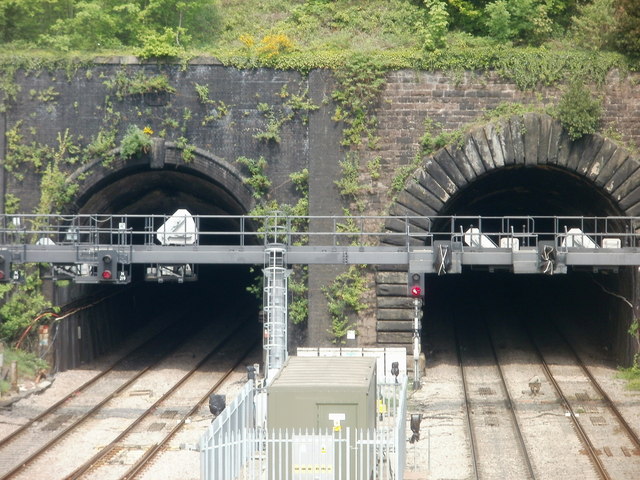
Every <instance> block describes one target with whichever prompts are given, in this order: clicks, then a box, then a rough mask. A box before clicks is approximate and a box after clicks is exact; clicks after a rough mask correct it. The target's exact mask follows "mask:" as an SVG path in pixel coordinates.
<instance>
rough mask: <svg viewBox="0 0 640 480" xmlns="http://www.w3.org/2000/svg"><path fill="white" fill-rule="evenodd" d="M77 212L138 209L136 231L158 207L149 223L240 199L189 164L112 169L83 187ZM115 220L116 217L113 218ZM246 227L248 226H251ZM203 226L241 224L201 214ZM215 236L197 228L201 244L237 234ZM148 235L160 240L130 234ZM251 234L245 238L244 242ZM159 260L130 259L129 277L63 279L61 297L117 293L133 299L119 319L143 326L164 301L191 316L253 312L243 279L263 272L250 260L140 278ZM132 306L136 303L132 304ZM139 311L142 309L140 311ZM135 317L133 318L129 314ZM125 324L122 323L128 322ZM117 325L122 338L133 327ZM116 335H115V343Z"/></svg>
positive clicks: (234, 209) (227, 206)
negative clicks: (117, 280) (181, 276)
mask: <svg viewBox="0 0 640 480" xmlns="http://www.w3.org/2000/svg"><path fill="white" fill-rule="evenodd" d="M78 203H79V206H80V208H79V209H78V213H79V214H89V213H96V212H99V213H100V214H101V215H104V216H109V215H113V216H114V217H116V218H117V216H118V215H120V214H122V215H125V214H127V215H141V217H140V218H137V219H131V218H130V219H129V220H128V224H127V227H128V228H130V229H132V230H133V231H138V232H143V231H144V229H145V220H144V217H143V216H148V215H157V216H159V217H158V218H157V219H156V220H154V226H153V229H154V230H155V229H157V228H158V227H160V226H161V224H162V222H163V217H162V216H164V218H168V217H169V216H170V215H172V214H173V213H174V212H175V211H176V210H177V209H186V210H188V211H189V212H190V213H191V214H193V215H229V216H234V215H242V214H245V213H246V211H244V209H243V206H241V205H240V204H239V202H238V201H237V200H236V199H235V198H234V196H233V195H232V194H231V193H230V192H228V191H226V190H225V189H224V188H222V187H221V186H220V185H218V184H217V183H215V182H213V181H211V180H210V179H207V178H204V177H202V176H200V175H198V174H196V173H193V172H186V171H159V170H156V171H153V170H152V171H149V170H147V171H138V172H129V174H128V175H122V174H118V173H114V175H113V177H110V178H108V179H104V181H103V182H101V184H99V185H98V186H97V187H96V188H95V189H94V191H91V192H88V194H87V195H85V197H84V198H82V199H81V200H80V201H79V202H78ZM116 224H117V222H116ZM247 229H249V230H250V229H251V226H248V227H247ZM198 230H199V232H202V231H224V232H236V231H238V225H237V221H234V220H231V219H230V220H223V221H215V222H214V221H212V220H203V221H202V222H201V223H200V224H199V225H198ZM233 237H234V238H233V239H231V238H229V236H224V237H217V236H209V237H207V236H204V235H200V237H199V243H200V244H201V245H206V244H216V243H218V244H219V243H227V242H229V241H230V240H231V241H233V242H238V241H239V238H238V237H237V236H235V235H234V236H233ZM149 238H153V239H154V241H155V242H156V243H157V239H156V238H155V235H152V236H145V235H143V234H139V235H133V237H132V241H133V243H134V244H143V243H144V242H145V241H146V240H148V239H149ZM252 241H254V242H255V239H251V238H249V239H248V240H247V243H251V242H252ZM149 267H153V268H155V267H156V265H153V266H150V265H140V264H135V265H131V283H130V284H128V285H109V284H104V283H101V284H97V285H86V284H85V285H78V284H70V285H69V286H67V287H65V288H66V289H68V291H67V292H64V293H60V292H58V294H57V296H58V299H59V301H60V303H64V302H68V301H72V302H73V301H78V300H81V299H82V298H93V297H96V296H98V297H100V296H105V297H106V296H109V295H112V294H116V296H115V297H114V298H117V300H116V301H117V302H124V303H128V304H131V305H132V308H131V310H130V311H131V317H132V318H130V319H127V320H125V321H124V323H125V324H126V325H129V326H130V327H129V328H130V330H131V331H133V330H135V329H138V328H140V327H142V326H143V325H144V324H145V322H150V321H153V315H146V312H158V314H161V313H162V312H165V311H167V309H173V308H178V309H185V310H188V311H189V312H190V314H189V315H187V317H188V318H202V317H203V316H206V317H211V318H213V317H215V315H216V314H217V313H218V312H221V311H225V312H234V313H232V315H236V316H237V317H238V319H240V318H242V319H245V318H246V317H247V316H249V317H251V318H253V319H254V321H253V322H252V323H253V324H254V325H255V322H256V321H257V319H258V312H259V309H260V307H261V300H259V299H258V298H256V296H255V295H253V294H251V293H248V292H247V287H249V286H250V285H253V284H255V282H256V277H257V276H258V274H259V273H260V269H259V268H258V269H257V273H256V272H254V271H253V269H252V268H251V267H250V266H247V265H218V264H203V265H194V266H193V269H194V271H195V273H196V276H197V279H195V280H193V279H189V280H193V281H187V280H185V281H183V282H180V283H178V281H177V280H176V281H172V280H171V279H167V278H164V279H163V280H162V282H158V281H145V276H146V275H145V274H146V272H147V268H149ZM134 306H135V308H133V307H134ZM141 312H142V313H141ZM134 317H135V318H134ZM126 328H127V327H124V330H126ZM122 330H123V328H122V327H117V328H116V327H114V331H116V332H117V333H114V337H115V336H118V335H119V336H120V337H121V338H120V340H119V341H122V340H123V339H124V338H125V337H126V336H127V334H129V333H131V332H126V331H122ZM117 342H118V340H116V341H114V342H113V344H114V346H116V345H117Z"/></svg>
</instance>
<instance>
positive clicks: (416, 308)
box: [413, 298, 422, 390]
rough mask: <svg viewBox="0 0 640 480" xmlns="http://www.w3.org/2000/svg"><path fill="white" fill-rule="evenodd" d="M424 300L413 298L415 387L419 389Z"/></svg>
mask: <svg viewBox="0 0 640 480" xmlns="http://www.w3.org/2000/svg"><path fill="white" fill-rule="evenodd" d="M421 306H422V301H421V300H420V299H419V298H414V299H413V389H414V390H418V389H419V388H420V371H419V370H420V369H419V367H418V365H419V359H420V337H421V336H422V322H421V321H420V320H421V318H420V317H421V316H422V311H421V309H420V307H421Z"/></svg>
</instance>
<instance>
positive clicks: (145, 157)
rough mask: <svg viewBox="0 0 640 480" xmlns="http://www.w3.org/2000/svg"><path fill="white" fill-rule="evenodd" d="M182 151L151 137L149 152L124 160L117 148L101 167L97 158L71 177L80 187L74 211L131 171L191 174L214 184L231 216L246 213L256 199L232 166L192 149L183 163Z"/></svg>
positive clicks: (199, 150) (100, 159)
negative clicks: (230, 207)
mask: <svg viewBox="0 0 640 480" xmlns="http://www.w3.org/2000/svg"><path fill="white" fill-rule="evenodd" d="M182 151H183V149H182V148H180V147H179V146H177V145H176V144H175V143H174V142H167V141H165V140H164V139H161V138H153V142H152V148H151V151H150V152H149V153H146V154H141V155H134V156H132V157H128V158H125V157H122V156H121V155H120V149H119V148H116V149H114V150H112V151H111V152H110V154H111V155H112V156H113V157H114V160H113V162H112V163H111V164H110V165H108V166H105V165H103V159H102V158H98V159H95V160H93V161H92V162H90V163H88V164H87V165H84V166H82V167H80V168H78V169H77V170H76V171H75V172H73V173H72V175H71V176H70V179H71V180H78V181H79V184H80V188H79V190H78V192H77V194H76V199H75V202H74V206H73V207H74V209H75V210H76V211H77V210H78V209H79V208H80V207H82V205H83V204H84V203H85V201H86V199H88V198H89V197H90V196H91V195H93V194H95V193H96V192H98V191H100V189H101V188H103V187H104V186H106V185H108V184H109V183H111V182H113V181H114V180H116V179H118V178H124V177H126V175H127V174H129V173H131V172H135V171H162V170H165V171H181V172H185V173H190V174H193V175H197V176H199V177H200V178H204V179H206V180H208V181H210V182H211V183H213V184H216V186H217V187H219V188H220V189H221V190H223V191H224V192H225V193H226V195H227V196H228V197H229V199H231V201H232V202H233V203H234V204H235V205H236V206H237V210H238V211H237V212H233V213H237V214H241V213H246V212H248V211H249V210H251V209H252V208H253V206H254V202H255V200H254V198H253V196H252V192H251V189H250V188H249V187H248V186H247V185H246V183H244V182H243V179H242V175H241V174H240V172H239V171H238V170H237V169H236V168H235V167H234V166H233V165H231V164H230V163H229V162H227V161H226V160H224V159H222V158H219V157H217V156H215V155H213V154H211V153H210V152H208V151H206V150H203V149H200V148H195V150H194V151H193V155H194V158H193V159H192V160H190V161H189V162H185V161H184V160H183V159H182ZM79 179H82V180H79Z"/></svg>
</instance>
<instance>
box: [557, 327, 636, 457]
mask: <svg viewBox="0 0 640 480" xmlns="http://www.w3.org/2000/svg"><path fill="white" fill-rule="evenodd" d="M556 330H557V332H558V335H559V336H560V338H562V340H563V341H564V342H565V343H566V345H567V346H568V347H569V350H570V351H571V353H573V355H574V356H575V357H576V360H577V361H578V365H579V366H580V368H581V369H582V372H583V373H584V374H585V375H586V376H587V378H588V379H589V381H590V382H591V384H592V386H593V387H594V388H595V390H596V391H597V392H598V394H599V395H600V396H601V397H602V399H603V400H604V403H605V404H606V406H607V408H609V410H611V413H613V415H614V416H615V417H616V419H617V420H618V422H619V423H620V425H621V426H622V428H623V429H624V431H625V433H626V434H627V436H628V437H629V440H630V441H631V443H633V444H635V446H636V448H637V449H638V451H640V436H638V434H637V433H636V432H635V431H634V430H633V428H631V425H629V422H627V421H626V420H625V418H624V417H623V416H622V413H621V412H620V410H618V407H616V406H615V404H614V403H613V401H612V400H611V397H609V395H607V393H606V392H605V391H604V389H603V388H602V387H601V386H600V383H598V381H597V380H596V378H595V377H594V376H593V374H592V373H591V372H590V371H589V369H588V368H587V366H586V365H585V363H584V362H583V361H582V357H580V355H579V354H578V352H577V351H576V349H575V348H574V347H573V345H572V344H571V342H570V341H569V339H568V338H567V337H566V335H564V333H562V332H561V331H560V330H559V329H556Z"/></svg>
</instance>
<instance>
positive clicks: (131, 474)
mask: <svg viewBox="0 0 640 480" xmlns="http://www.w3.org/2000/svg"><path fill="white" fill-rule="evenodd" d="M259 344H260V341H259V340H258V341H257V342H255V343H253V345H251V347H249V348H248V349H247V350H246V351H245V352H244V354H243V355H242V356H241V357H240V358H239V359H238V361H237V362H236V363H235V364H234V365H233V367H231V368H230V369H229V370H228V371H227V373H226V374H225V375H224V376H223V377H222V378H220V380H218V381H217V382H216V383H215V384H214V385H213V387H211V388H210V389H209V390H208V391H207V393H206V394H205V395H204V396H203V397H202V398H201V399H200V401H199V402H198V403H197V404H196V405H194V406H193V407H192V408H191V410H189V412H188V413H187V414H186V415H185V416H184V417H183V419H182V421H180V422H179V423H178V424H177V425H175V426H174V427H173V429H171V431H170V432H169V433H168V434H167V435H166V436H165V437H164V439H162V440H161V441H160V442H159V443H157V444H156V445H154V446H153V447H152V448H151V449H150V450H149V451H148V452H146V453H145V455H143V457H142V458H140V460H138V461H137V462H136V463H135V464H134V465H133V466H132V467H131V468H130V469H129V471H127V473H125V475H123V476H122V477H121V478H120V480H128V479H130V478H135V477H136V476H137V475H138V474H139V473H140V472H141V471H142V470H143V469H144V468H145V467H146V466H147V465H148V464H149V462H150V461H151V460H152V459H153V458H154V457H155V456H156V455H158V453H159V452H160V451H161V450H162V449H163V448H164V446H165V445H166V444H167V443H169V440H171V439H172V438H173V437H174V436H175V435H176V433H178V431H179V430H180V429H181V428H182V426H183V425H184V421H185V420H186V419H187V418H188V417H190V416H191V415H193V414H194V413H195V412H197V411H198V409H199V408H200V407H201V405H202V404H203V403H205V402H206V401H208V399H209V396H210V395H211V394H212V393H215V392H216V390H217V389H218V388H219V387H220V386H221V385H222V383H223V382H224V381H225V380H226V379H227V378H228V377H229V376H230V375H231V374H232V373H233V371H234V370H235V369H236V368H237V367H238V366H239V365H240V363H241V362H243V361H244V360H245V359H246V358H247V357H248V356H249V354H250V353H251V352H252V351H253V350H254V349H255V348H256V346H258V345H259Z"/></svg>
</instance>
